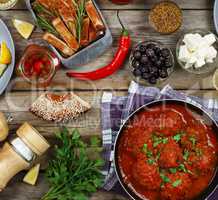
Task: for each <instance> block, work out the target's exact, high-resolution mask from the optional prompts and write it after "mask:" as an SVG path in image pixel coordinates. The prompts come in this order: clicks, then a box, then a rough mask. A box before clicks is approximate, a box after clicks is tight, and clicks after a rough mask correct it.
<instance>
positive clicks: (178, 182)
mask: <svg viewBox="0 0 218 200" xmlns="http://www.w3.org/2000/svg"><path fill="white" fill-rule="evenodd" d="M181 183H182V180H180V179H178V180H176V181H174V182H173V183H172V186H173V187H178V186H179V185H181Z"/></svg>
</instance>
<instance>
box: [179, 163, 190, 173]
mask: <svg viewBox="0 0 218 200" xmlns="http://www.w3.org/2000/svg"><path fill="white" fill-rule="evenodd" d="M178 170H179V171H183V172H185V173H187V172H188V171H187V169H186V167H185V165H184V164H180V165H179V167H178Z"/></svg>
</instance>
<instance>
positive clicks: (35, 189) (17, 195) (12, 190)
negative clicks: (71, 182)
mask: <svg viewBox="0 0 218 200" xmlns="http://www.w3.org/2000/svg"><path fill="white" fill-rule="evenodd" d="M23 177H24V173H21V174H19V175H18V176H16V177H15V178H14V179H13V180H12V181H11V182H10V183H9V185H8V187H7V188H6V189H5V190H4V191H3V192H1V193H0V199H1V200H40V199H41V197H42V196H43V195H44V194H45V193H46V192H47V191H48V188H49V187H48V184H47V182H46V181H45V178H44V175H43V174H42V173H41V174H40V176H39V179H38V182H37V185H36V186H29V185H27V184H25V183H22V178H23ZM99 199H100V200H116V199H119V200H126V199H127V198H125V197H122V196H121V195H117V194H115V193H112V192H105V191H99V192H97V193H95V194H93V195H92V196H91V197H90V200H99Z"/></svg>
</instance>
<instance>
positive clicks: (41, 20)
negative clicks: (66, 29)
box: [36, 15, 59, 36]
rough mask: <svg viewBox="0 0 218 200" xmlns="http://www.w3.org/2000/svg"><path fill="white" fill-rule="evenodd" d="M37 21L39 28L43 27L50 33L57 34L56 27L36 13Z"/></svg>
mask: <svg viewBox="0 0 218 200" xmlns="http://www.w3.org/2000/svg"><path fill="white" fill-rule="evenodd" d="M36 18H37V23H38V25H39V26H40V27H41V29H44V30H46V31H48V32H49V33H52V34H54V35H56V36H59V34H58V32H57V31H56V29H55V28H54V27H53V26H52V25H51V24H50V23H49V22H48V20H46V19H45V18H44V17H42V16H40V15H38V16H37V17H36Z"/></svg>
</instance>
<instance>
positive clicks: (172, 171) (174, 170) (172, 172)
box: [169, 168, 177, 174]
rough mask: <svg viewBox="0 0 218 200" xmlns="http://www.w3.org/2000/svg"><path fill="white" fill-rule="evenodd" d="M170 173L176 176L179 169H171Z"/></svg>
mask: <svg viewBox="0 0 218 200" xmlns="http://www.w3.org/2000/svg"><path fill="white" fill-rule="evenodd" d="M169 171H170V173H171V174H175V173H176V172H177V168H170V169H169Z"/></svg>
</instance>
